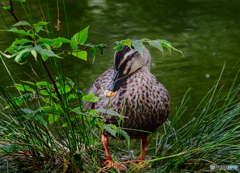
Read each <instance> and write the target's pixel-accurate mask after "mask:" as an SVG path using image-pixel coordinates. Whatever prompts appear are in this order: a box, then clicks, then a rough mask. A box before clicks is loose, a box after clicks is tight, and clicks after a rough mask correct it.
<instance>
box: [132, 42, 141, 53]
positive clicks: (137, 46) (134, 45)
mask: <svg viewBox="0 0 240 173" xmlns="http://www.w3.org/2000/svg"><path fill="white" fill-rule="evenodd" d="M132 45H133V47H135V49H137V51H138V52H139V53H140V54H141V55H142V56H143V44H142V42H141V41H140V40H134V41H132Z"/></svg>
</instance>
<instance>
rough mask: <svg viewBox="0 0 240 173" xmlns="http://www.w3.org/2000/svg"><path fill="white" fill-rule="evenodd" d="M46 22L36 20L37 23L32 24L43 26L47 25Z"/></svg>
mask: <svg viewBox="0 0 240 173" xmlns="http://www.w3.org/2000/svg"><path fill="white" fill-rule="evenodd" d="M47 24H48V22H38V23H37V24H34V25H35V26H43V25H47Z"/></svg>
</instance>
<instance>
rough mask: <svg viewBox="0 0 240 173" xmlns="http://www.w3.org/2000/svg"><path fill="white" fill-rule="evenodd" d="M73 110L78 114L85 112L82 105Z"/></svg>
mask: <svg viewBox="0 0 240 173" xmlns="http://www.w3.org/2000/svg"><path fill="white" fill-rule="evenodd" d="M72 112H75V113H76V114H83V112H82V111H81V109H80V107H77V108H74V109H73V110H72Z"/></svg>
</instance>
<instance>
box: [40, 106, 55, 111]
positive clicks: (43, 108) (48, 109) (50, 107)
mask: <svg viewBox="0 0 240 173" xmlns="http://www.w3.org/2000/svg"><path fill="white" fill-rule="evenodd" d="M41 109H42V110H44V111H46V112H54V111H55V110H56V109H55V108H54V107H52V106H44V107H41Z"/></svg>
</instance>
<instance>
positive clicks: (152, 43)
mask: <svg viewBox="0 0 240 173" xmlns="http://www.w3.org/2000/svg"><path fill="white" fill-rule="evenodd" d="M148 43H149V44H150V45H151V46H153V47H156V48H157V49H159V50H160V51H161V52H162V54H163V57H164V52H163V47H162V45H161V44H160V43H159V42H158V41H156V40H152V41H148Z"/></svg>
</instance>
